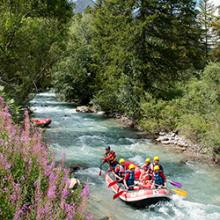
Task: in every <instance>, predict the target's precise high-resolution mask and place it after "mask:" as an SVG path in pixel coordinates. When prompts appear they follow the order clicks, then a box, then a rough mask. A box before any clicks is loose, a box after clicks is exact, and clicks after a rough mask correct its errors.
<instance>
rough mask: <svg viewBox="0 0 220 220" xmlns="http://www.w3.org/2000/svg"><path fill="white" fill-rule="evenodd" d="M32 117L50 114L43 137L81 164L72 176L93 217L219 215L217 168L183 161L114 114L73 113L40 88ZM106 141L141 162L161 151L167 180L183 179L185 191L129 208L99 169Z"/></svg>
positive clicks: (204, 218) (202, 218) (160, 219)
mask: <svg viewBox="0 0 220 220" xmlns="http://www.w3.org/2000/svg"><path fill="white" fill-rule="evenodd" d="M31 106H32V109H33V110H34V117H39V118H44V117H51V118H52V124H51V126H50V128H48V129H47V130H46V132H45V140H46V142H47V144H48V145H49V146H50V149H51V150H52V151H53V152H54V153H55V156H56V160H60V159H61V158H62V155H65V160H66V163H67V164H79V165H81V166H82V167H84V168H85V169H82V170H80V171H78V172H77V173H76V175H77V177H78V178H79V179H80V180H81V181H84V182H88V184H89V186H90V191H91V195H90V199H89V201H88V210H90V211H91V212H92V213H93V215H94V219H100V218H103V217H104V216H110V217H111V218H112V219H113V220H121V219H126V220H136V219H138V220H142V219H145V220H148V219H150V220H165V219H166V220H167V219H168V220H170V219H172V220H176V219H178V220H191V219H193V220H197V219H199V220H220V168H217V167H215V166H212V165H208V164H205V163H204V164H202V163H199V162H195V161H188V162H186V163H185V162H184V161H185V160H186V159H187V158H185V156H184V155H182V154H175V153H172V151H171V150H169V149H165V148H163V147H161V146H157V145H155V144H153V143H152V142H151V141H150V140H148V139H143V138H140V136H139V135H138V133H137V132H136V131H134V130H132V129H128V128H124V127H123V126H122V125H121V124H119V123H118V122H117V121H115V120H114V119H107V118H105V117H103V116H102V115H98V114H88V113H77V112H76V109H75V106H74V105H72V104H68V103H65V102H60V101H58V100H57V99H56V97H55V95H54V94H53V93H40V94H38V95H37V96H36V97H35V98H34V99H33V100H32V101H31ZM107 145H110V146H111V147H112V149H113V150H114V151H115V152H116V153H117V155H118V158H120V157H123V158H125V159H129V160H132V161H134V162H136V163H141V164H143V163H144V160H145V158H146V157H147V156H150V157H151V158H152V157H153V156H154V155H159V156H160V159H161V160H160V161H161V164H162V165H163V167H164V169H165V173H166V175H167V177H168V179H170V180H175V181H178V182H181V183H182V184H183V189H184V190H186V191H187V192H188V197H187V198H186V199H182V198H180V197H178V196H176V195H174V196H173V200H172V201H171V202H166V203H163V204H158V205H153V206H150V207H148V208H145V209H141V210H138V209H134V208H132V207H130V206H127V205H126V204H124V203H123V202H121V201H120V200H119V199H118V200H114V201H113V200H112V196H113V192H112V191H111V190H110V189H107V187H106V184H105V181H104V179H103V177H100V176H99V175H98V174H99V168H98V167H99V165H100V158H101V157H103V153H104V151H105V150H104V149H105V147H106V146H107Z"/></svg>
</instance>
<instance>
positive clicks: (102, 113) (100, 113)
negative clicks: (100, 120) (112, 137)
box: [97, 111, 105, 115]
mask: <svg viewBox="0 0 220 220" xmlns="http://www.w3.org/2000/svg"><path fill="white" fill-rule="evenodd" d="M104 114H105V112H103V111H98V112H97V115H104Z"/></svg>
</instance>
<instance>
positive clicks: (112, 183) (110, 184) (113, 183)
mask: <svg viewBox="0 0 220 220" xmlns="http://www.w3.org/2000/svg"><path fill="white" fill-rule="evenodd" d="M116 183H118V180H115V181H113V182H111V183H109V184H108V188H109V187H111V186H114V185H115V184H116Z"/></svg>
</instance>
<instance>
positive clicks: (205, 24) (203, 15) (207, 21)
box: [198, 0, 216, 59]
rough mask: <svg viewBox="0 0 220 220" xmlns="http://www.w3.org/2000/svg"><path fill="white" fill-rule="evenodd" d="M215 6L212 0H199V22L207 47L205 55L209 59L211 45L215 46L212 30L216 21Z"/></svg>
mask: <svg viewBox="0 0 220 220" xmlns="http://www.w3.org/2000/svg"><path fill="white" fill-rule="evenodd" d="M215 10H216V8H215V6H214V4H213V3H212V1H210V0H201V1H200V2H199V14H198V23H199V24H200V26H201V29H202V41H203V44H204V49H205V57H206V59H208V57H209V52H210V49H211V47H213V44H215V42H214V38H213V33H212V31H211V27H212V23H213V21H214V18H215V16H214V13H215Z"/></svg>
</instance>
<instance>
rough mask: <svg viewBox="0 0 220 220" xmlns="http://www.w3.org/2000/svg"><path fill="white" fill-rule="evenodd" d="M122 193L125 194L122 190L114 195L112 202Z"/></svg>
mask: <svg viewBox="0 0 220 220" xmlns="http://www.w3.org/2000/svg"><path fill="white" fill-rule="evenodd" d="M124 192H125V191H124V190H122V191H120V192H118V193H116V194H115V195H114V196H113V200H114V199H117V198H118V197H119V196H120V195H122V194H123V193H124Z"/></svg>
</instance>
